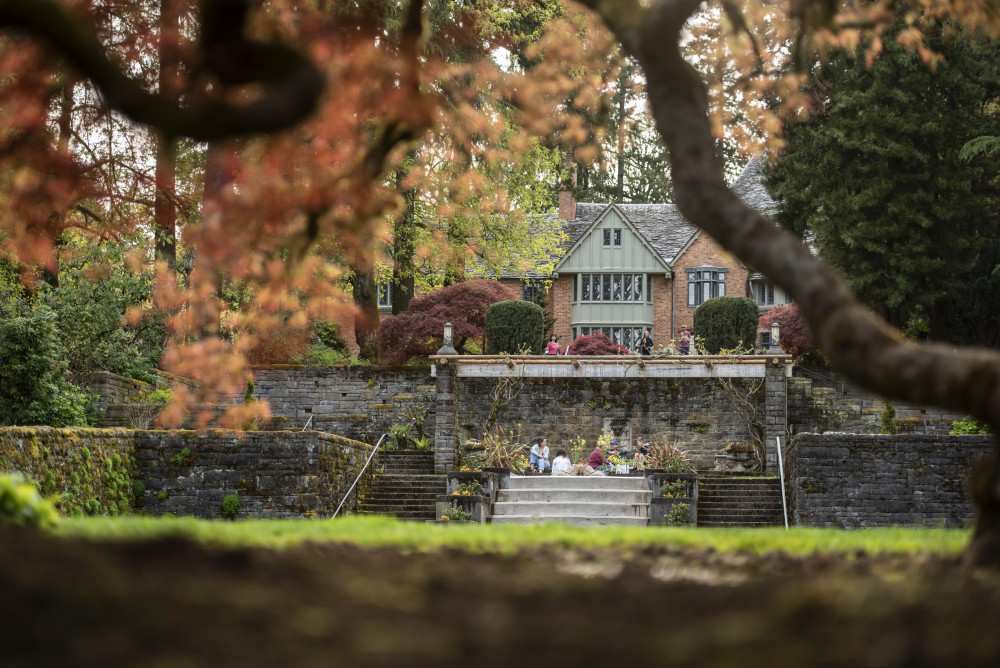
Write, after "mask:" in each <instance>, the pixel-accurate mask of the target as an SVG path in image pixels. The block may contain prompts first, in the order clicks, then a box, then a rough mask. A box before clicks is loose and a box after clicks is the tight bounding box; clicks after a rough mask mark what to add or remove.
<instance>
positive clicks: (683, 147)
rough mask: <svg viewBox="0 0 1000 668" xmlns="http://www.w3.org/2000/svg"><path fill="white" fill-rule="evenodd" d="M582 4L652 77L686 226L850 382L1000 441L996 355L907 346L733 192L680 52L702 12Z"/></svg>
mask: <svg viewBox="0 0 1000 668" xmlns="http://www.w3.org/2000/svg"><path fill="white" fill-rule="evenodd" d="M582 2H583V4H585V5H587V6H589V7H591V8H593V9H594V10H596V11H597V12H598V14H600V15H601V17H602V18H603V20H604V21H605V23H606V24H607V25H608V26H609V27H610V28H611V30H612V31H613V32H614V33H615V34H616V35H617V36H618V38H619V39H620V40H621V42H622V45H623V46H624V47H625V49H626V50H627V51H628V52H629V53H631V54H632V55H633V56H634V57H635V58H636V59H637V60H638V61H639V63H640V64H641V65H642V67H643V70H644V71H645V73H646V79H647V87H648V93H649V102H650V107H651V108H652V112H653V117H654V119H655V122H656V127H657V130H658V132H659V133H660V135H661V136H662V137H663V139H664V141H665V143H666V145H667V148H668V149H669V151H670V162H671V174H672V178H673V183H674V191H675V193H676V199H677V206H678V208H679V209H680V211H681V213H683V214H684V217H685V218H687V219H688V220H689V221H691V222H692V223H694V224H695V225H697V226H698V227H700V228H701V229H703V230H705V231H706V232H708V233H709V234H710V235H711V236H712V237H713V238H714V239H716V240H717V241H718V242H719V243H720V244H721V245H722V246H723V247H725V248H726V249H727V250H729V251H731V252H732V253H734V254H735V255H736V256H737V257H738V258H740V259H741V260H742V261H744V262H745V263H747V264H749V265H750V266H752V267H755V268H756V269H757V270H759V271H761V272H762V273H763V274H764V275H766V276H767V277H768V278H769V279H771V280H773V281H774V282H776V283H777V284H778V285H780V286H782V287H783V288H784V289H785V290H787V291H788V292H789V293H790V294H791V295H792V296H793V297H794V299H795V301H796V302H797V303H798V304H799V307H800V308H801V310H802V313H803V315H804V316H805V318H806V320H807V321H808V323H809V326H810V327H811V329H812V331H813V333H814V334H815V337H816V342H817V343H818V345H819V348H820V349H821V350H822V351H823V352H824V354H826V355H827V356H828V357H829V359H830V360H831V362H832V363H833V365H834V366H835V367H836V368H837V369H839V370H841V371H843V372H844V373H845V374H846V375H847V376H848V377H849V378H850V379H851V380H852V381H854V382H856V383H857V384H858V385H861V386H862V387H865V388H867V389H869V390H872V391H874V392H877V393H878V394H881V395H882V396H884V397H889V398H895V399H902V400H905V401H910V402H913V403H916V404H919V405H934V406H943V407H947V408H954V409H958V410H963V411H967V412H968V413H970V414H971V415H973V416H975V417H977V418H980V419H982V420H985V421H987V422H988V423H989V424H990V425H992V427H993V429H994V431H995V432H996V433H1000V355H998V354H997V353H996V352H993V351H987V350H975V349H957V350H956V349H953V348H952V347H950V346H945V345H940V344H914V343H911V342H908V341H905V340H904V339H903V337H902V335H901V334H900V333H899V332H898V331H897V330H895V329H893V328H891V327H889V326H888V325H887V324H886V323H885V322H884V321H882V320H880V319H878V318H876V317H875V316H873V315H872V314H871V313H870V312H869V311H868V309H867V308H865V307H864V306H863V305H862V304H861V303H860V302H859V301H858V300H857V298H856V297H855V296H854V295H853V293H851V291H850V289H849V288H848V287H847V284H846V283H845V281H844V279H843V278H842V277H841V276H840V275H839V274H838V273H837V272H836V271H835V270H834V269H832V268H831V267H830V266H829V265H827V264H826V263H825V262H823V261H822V260H820V259H818V258H816V257H814V256H812V255H811V254H810V252H809V250H808V249H807V248H806V247H805V246H804V245H802V243H801V242H800V241H798V240H797V239H795V238H794V237H792V236H791V235H789V234H788V233H786V232H784V231H782V230H780V229H779V228H778V227H777V226H776V225H775V224H774V223H773V222H772V221H771V220H769V219H768V218H767V217H765V216H763V215H761V214H759V213H757V212H756V211H754V210H752V209H750V208H749V207H747V206H746V205H745V204H744V203H743V202H742V201H741V200H740V199H739V198H738V197H736V195H734V194H733V192H732V191H731V190H730V189H729V188H728V187H727V185H726V183H725V181H724V179H723V174H722V166H721V165H720V164H719V162H718V159H717V158H716V154H715V150H714V146H713V140H712V133H711V128H710V126H709V121H708V100H707V94H706V88H705V85H704V83H703V82H702V81H701V80H700V78H699V76H698V74H697V73H696V71H695V70H694V68H692V67H691V66H690V65H689V64H688V63H686V62H685V61H684V59H683V58H682V57H681V53H680V50H679V48H678V46H677V45H678V43H679V39H680V29H681V26H682V25H683V23H684V21H685V20H686V19H687V18H688V17H689V16H690V15H691V14H692V13H693V12H694V11H695V10H696V9H697V7H698V5H699V0H658V1H657V2H655V3H654V4H653V5H652V6H651V7H650V8H649V9H648V10H645V11H642V9H641V7H640V6H639V4H638V2H637V1H635V0H633V2H630V3H629V4H628V5H627V7H626V8H622V7H621V6H620V5H621V3H617V2H612V1H611V0H582ZM997 450H998V447H997V446H995V447H994V451H995V452H994V456H993V458H992V461H991V463H990V464H988V465H987V469H986V470H985V473H986V475H985V476H984V477H983V478H982V479H981V480H980V481H979V482H978V483H974V484H973V487H974V488H975V489H974V490H973V494H974V495H975V498H976V502H977V504H978V505H979V508H980V515H979V520H978V523H977V527H976V535H975V537H974V540H973V546H972V548H971V549H970V554H969V559H970V561H971V562H972V563H984V562H989V563H994V564H995V563H997V561H998V560H1000V457H998V456H996V451H997Z"/></svg>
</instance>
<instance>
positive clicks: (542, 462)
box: [528, 438, 549, 473]
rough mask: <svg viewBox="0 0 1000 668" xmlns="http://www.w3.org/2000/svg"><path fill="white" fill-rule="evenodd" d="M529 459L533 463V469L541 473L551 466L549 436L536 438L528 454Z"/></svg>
mask: <svg viewBox="0 0 1000 668" xmlns="http://www.w3.org/2000/svg"><path fill="white" fill-rule="evenodd" d="M528 460H529V462H530V463H531V470H532V471H538V472H539V473H541V472H542V471H544V470H545V469H547V468H549V445H548V439H547V438H538V439H535V443H534V445H532V446H531V452H530V453H529V454H528Z"/></svg>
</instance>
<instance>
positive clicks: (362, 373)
mask: <svg viewBox="0 0 1000 668" xmlns="http://www.w3.org/2000/svg"><path fill="white" fill-rule="evenodd" d="M253 375H254V383H255V396H256V397H257V398H258V399H267V400H268V401H269V402H270V404H271V412H272V413H273V414H274V415H283V416H288V417H292V418H295V417H301V416H306V417H308V416H309V415H316V416H320V415H330V416H346V415H369V414H370V413H372V411H375V412H378V411H387V410H393V411H397V410H398V411H399V412H402V413H406V410H407V408H410V407H413V408H417V407H418V406H419V407H424V408H427V409H428V410H429V412H430V413H431V414H430V415H428V419H430V420H431V421H432V422H431V431H433V409H434V392H435V389H434V379H433V378H432V377H431V370H430V367H394V368H390V369H382V368H379V367H370V366H345V367H315V366H259V367H253Z"/></svg>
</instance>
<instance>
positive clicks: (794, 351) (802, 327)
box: [759, 304, 816, 358]
mask: <svg viewBox="0 0 1000 668" xmlns="http://www.w3.org/2000/svg"><path fill="white" fill-rule="evenodd" d="M774 322H777V323H778V326H779V327H780V328H781V334H780V337H779V341H778V343H779V344H780V345H781V349H782V350H784V351H785V352H786V353H788V354H789V355H792V356H794V357H796V358H798V357H802V356H803V355H808V354H809V353H814V352H816V344H815V343H814V342H813V338H812V332H810V331H809V325H807V324H806V321H805V320H804V319H803V318H802V314H801V313H800V312H799V305H798V304H789V305H788V306H779V307H777V308H774V309H771V310H770V311H768V312H767V313H765V314H764V315H762V316H760V324H759V327H762V328H765V329H770V328H771V323H774Z"/></svg>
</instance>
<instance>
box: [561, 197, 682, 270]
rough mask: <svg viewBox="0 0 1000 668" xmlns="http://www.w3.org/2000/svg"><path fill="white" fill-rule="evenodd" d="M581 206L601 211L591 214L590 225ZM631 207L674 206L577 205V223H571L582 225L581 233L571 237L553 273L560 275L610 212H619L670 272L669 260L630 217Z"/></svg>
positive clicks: (640, 239) (580, 227) (580, 226)
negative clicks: (578, 248) (568, 259)
mask: <svg viewBox="0 0 1000 668" xmlns="http://www.w3.org/2000/svg"><path fill="white" fill-rule="evenodd" d="M581 206H584V207H589V206H594V207H599V210H596V209H595V212H591V213H594V218H593V220H592V221H590V223H589V224H582V223H583V220H582V219H581V217H580V207H581ZM630 206H672V205H666V204H652V205H650V204H593V205H592V204H577V205H576V214H577V219H576V220H575V221H571V222H572V223H580V225H579V232H578V233H576V234H575V238H573V237H572V236H571V237H570V243H569V247H568V248H567V249H566V252H565V253H564V254H563V256H562V259H560V260H559V262H557V263H556V266H555V270H554V271H553V273H558V271H559V267H561V266H562V264H563V263H564V262H565V261H566V258H568V257H569V256H570V255H571V254H572V253H573V251H574V250H575V249H576V247H577V246H578V245H579V244H580V243H581V242H582V241H583V239H585V238H586V236H587V233H588V232H589V231H590V230H592V229H594V228H595V227H597V225H598V224H599V223H600V222H601V220H602V219H603V218H604V217H605V216H606V215H607V214H608V212H610V211H617V212H618V214H619V215H620V216H621V218H622V220H623V221H624V222H625V224H626V225H627V226H628V227H629V229H631V230H632V231H633V232H634V233H635V235H636V237H637V238H638V239H639V241H641V242H642V244H643V245H644V246H646V248H648V249H649V250H650V251H651V252H652V254H653V256H654V257H656V258H658V259H659V260H660V262H662V263H663V269H664V271H669V270H670V265H669V263H668V262H667V260H665V259H664V258H663V253H662V252H661V251H660V249H659V248H657V247H656V246H654V245H653V244H652V242H651V241H650V240H649V238H648V237H647V236H646V235H645V234H644V233H643V231H642V230H641V229H640V228H639V224H638V223H637V222H636V221H635V220H634V219H633V218H632V217H631V216H630V215H629V213H628V207H630ZM567 236H569V232H568V231H567Z"/></svg>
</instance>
